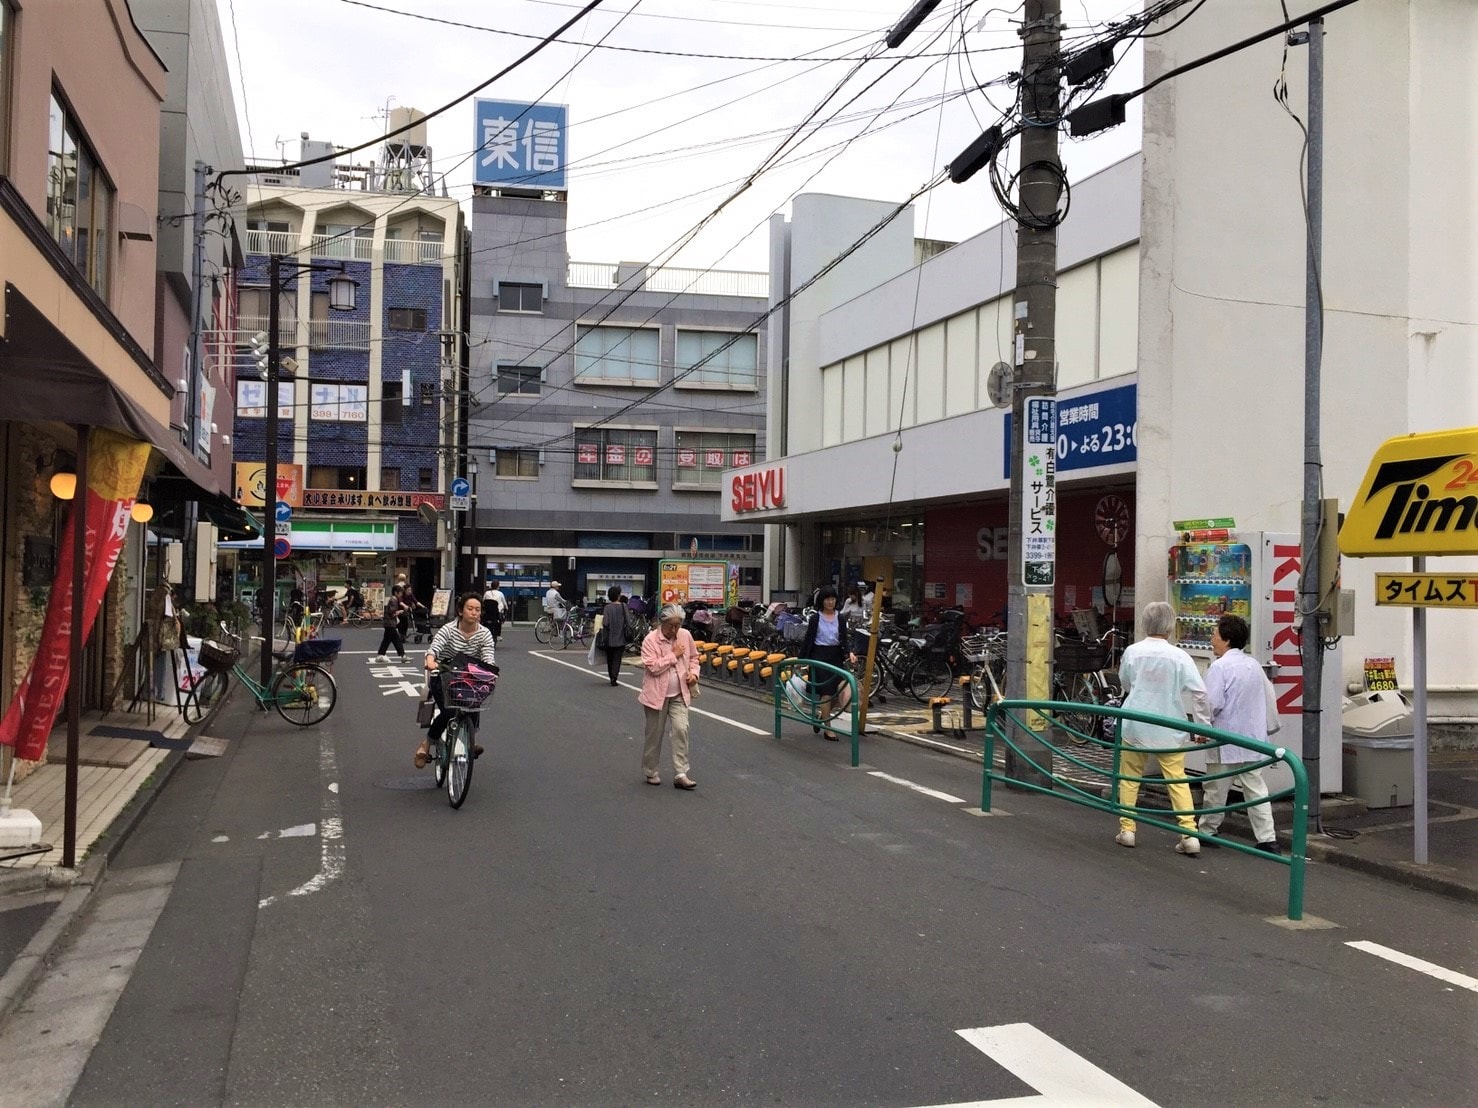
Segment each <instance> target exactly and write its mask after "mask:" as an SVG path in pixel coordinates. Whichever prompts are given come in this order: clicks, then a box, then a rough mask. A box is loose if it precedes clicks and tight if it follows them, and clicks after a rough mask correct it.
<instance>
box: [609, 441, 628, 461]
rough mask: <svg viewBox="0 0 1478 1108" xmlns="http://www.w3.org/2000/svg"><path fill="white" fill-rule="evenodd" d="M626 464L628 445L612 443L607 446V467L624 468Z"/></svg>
mask: <svg viewBox="0 0 1478 1108" xmlns="http://www.w3.org/2000/svg"><path fill="white" fill-rule="evenodd" d="M625 464H626V444H625V443H620V442H612V443H607V444H606V465H608V466H624V465H625Z"/></svg>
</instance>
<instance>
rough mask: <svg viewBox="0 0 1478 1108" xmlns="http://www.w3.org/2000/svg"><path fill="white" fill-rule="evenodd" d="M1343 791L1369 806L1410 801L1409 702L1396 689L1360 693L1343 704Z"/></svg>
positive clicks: (1411, 724) (1392, 805) (1400, 804)
mask: <svg viewBox="0 0 1478 1108" xmlns="http://www.w3.org/2000/svg"><path fill="white" fill-rule="evenodd" d="M1342 724H1343V730H1344V742H1343V759H1342V763H1343V768H1344V790H1345V792H1346V793H1348V794H1350V795H1351V796H1358V797H1359V798H1360V799H1361V800H1363V801H1365V803H1366V805H1367V806H1368V807H1371V808H1399V807H1404V806H1405V805H1407V804H1410V803H1411V802H1412V785H1413V781H1412V768H1411V766H1412V751H1413V747H1414V742H1413V738H1412V735H1413V732H1414V730H1415V725H1414V722H1413V720H1412V712H1411V703H1410V701H1408V700H1407V699H1406V698H1405V697H1404V696H1402V695H1401V694H1400V693H1396V692H1371V693H1363V694H1361V695H1360V696H1357V697H1354V698H1352V699H1351V700H1349V701H1348V702H1347V703H1346V707H1345V710H1344V717H1343V720H1342Z"/></svg>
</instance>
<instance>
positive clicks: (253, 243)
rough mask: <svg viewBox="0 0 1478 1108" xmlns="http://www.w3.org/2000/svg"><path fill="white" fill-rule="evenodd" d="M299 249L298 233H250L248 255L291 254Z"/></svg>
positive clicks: (247, 240)
mask: <svg viewBox="0 0 1478 1108" xmlns="http://www.w3.org/2000/svg"><path fill="white" fill-rule="evenodd" d="M297 248H298V232H296V231H248V232H247V233H246V252H247V253H248V254H291V253H292V252H293V251H294V250H296V249H297Z"/></svg>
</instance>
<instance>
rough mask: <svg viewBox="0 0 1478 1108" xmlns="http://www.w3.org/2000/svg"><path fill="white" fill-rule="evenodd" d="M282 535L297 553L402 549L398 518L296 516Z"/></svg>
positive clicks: (243, 545)
mask: <svg viewBox="0 0 1478 1108" xmlns="http://www.w3.org/2000/svg"><path fill="white" fill-rule="evenodd" d="M278 536H279V537H282V538H286V539H287V541H288V543H289V544H290V545H291V549H292V551H293V553H294V554H296V553H298V552H300V551H301V552H305V553H306V552H309V551H325V550H340V551H359V552H361V553H380V554H385V553H389V552H391V551H393V550H397V549H399V544H398V543H397V541H396V528H395V521H394V520H364V519H352V520H351V519H334V520H328V519H303V518H302V517H300V516H294V517H293V521H292V523H291V524H289V525H288V526H287V527H284V528H282V529H281V530H280V531H279V532H278ZM218 545H219V546H220V547H221V548H222V549H225V550H260V549H261V548H262V540H261V538H260V537H258V538H257V539H255V540H252V539H247V540H243V541H237V542H223V543H219V544H218Z"/></svg>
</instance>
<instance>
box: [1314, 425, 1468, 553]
mask: <svg viewBox="0 0 1478 1108" xmlns="http://www.w3.org/2000/svg"><path fill="white" fill-rule="evenodd" d="M1339 550H1340V553H1341V554H1344V555H1346V556H1348V557H1356V558H1359V557H1372V556H1376V557H1385V556H1395V557H1414V558H1420V557H1425V556H1427V555H1438V556H1440V555H1445V554H1478V427H1468V428H1464V429H1461V430H1456V431H1433V432H1430V433H1427V434H1419V435H1402V436H1400V437H1398V438H1394V439H1387V440H1386V441H1385V442H1383V443H1382V444H1381V446H1380V448H1379V449H1378V450H1377V451H1376V452H1375V457H1373V458H1372V459H1371V460H1370V467H1369V468H1368V469H1367V470H1366V472H1365V479H1364V480H1363V481H1362V482H1360V491H1359V492H1357V493H1356V494H1355V499H1354V501H1353V502H1352V503H1351V504H1350V508H1349V512H1348V514H1347V515H1346V516H1345V521H1344V524H1343V526H1341V527H1340V529H1339Z"/></svg>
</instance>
